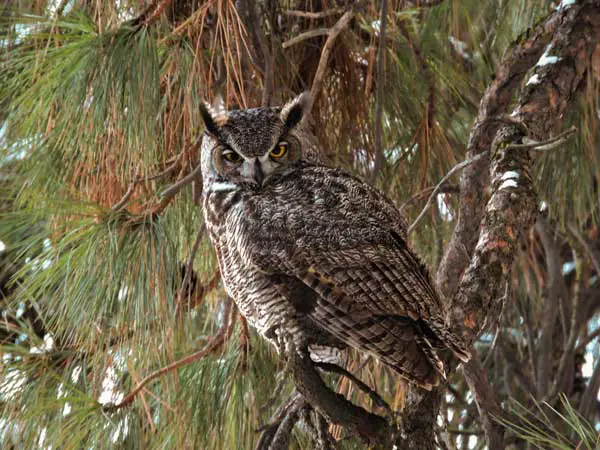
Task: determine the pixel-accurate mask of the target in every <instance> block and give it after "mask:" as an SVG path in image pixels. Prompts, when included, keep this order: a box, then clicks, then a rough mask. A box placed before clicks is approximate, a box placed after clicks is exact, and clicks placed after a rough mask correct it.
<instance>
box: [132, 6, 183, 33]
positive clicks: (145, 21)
mask: <svg viewBox="0 0 600 450" xmlns="http://www.w3.org/2000/svg"><path fill="white" fill-rule="evenodd" d="M172 1H173V0H162V1H161V2H160V3H159V4H158V5H157V4H156V2H153V3H152V4H151V5H149V6H148V7H147V8H146V9H145V10H144V11H142V13H141V14H140V15H139V16H137V17H136V18H135V19H133V20H131V21H130V22H129V23H130V24H131V25H132V26H134V27H141V26H144V25H145V26H148V25H150V24H152V23H153V22H155V21H156V20H157V19H158V18H159V17H160V15H161V14H162V12H163V11H164V10H165V9H166V8H167V6H169V5H170V4H171V2H172ZM150 11H152V14H150Z"/></svg>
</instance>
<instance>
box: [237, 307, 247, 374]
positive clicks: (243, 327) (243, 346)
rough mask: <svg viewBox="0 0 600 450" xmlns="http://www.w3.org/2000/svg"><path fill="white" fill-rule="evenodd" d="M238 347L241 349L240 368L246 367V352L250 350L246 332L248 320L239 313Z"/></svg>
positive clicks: (244, 368)
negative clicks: (239, 331)
mask: <svg viewBox="0 0 600 450" xmlns="http://www.w3.org/2000/svg"><path fill="white" fill-rule="evenodd" d="M239 320H240V328H241V333H240V348H241V350H242V370H246V369H247V367H248V352H249V350H250V333H249V332H248V322H247V321H246V318H245V317H244V316H243V315H241V314H240V317H239Z"/></svg>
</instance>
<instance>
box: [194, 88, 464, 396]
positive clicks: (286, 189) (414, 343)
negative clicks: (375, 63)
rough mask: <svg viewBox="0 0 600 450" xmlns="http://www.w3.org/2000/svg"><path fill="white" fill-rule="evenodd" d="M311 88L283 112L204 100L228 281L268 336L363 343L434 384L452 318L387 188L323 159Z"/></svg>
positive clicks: (210, 175)
mask: <svg viewBox="0 0 600 450" xmlns="http://www.w3.org/2000/svg"><path fill="white" fill-rule="evenodd" d="M309 104H310V99H309V97H308V94H302V95H300V96H299V97H297V98H295V99H294V100H292V101H291V102H289V103H288V104H286V105H285V106H284V107H283V108H255V109H247V110H235V111H229V112H227V113H222V114H217V113H215V112H214V111H213V110H211V109H210V108H209V107H207V106H203V108H202V111H201V112H202V117H203V119H204V123H205V135H204V137H203V140H202V176H203V194H202V195H203V212H204V218H205V221H206V225H207V228H208V230H209V234H210V239H211V241H212V243H213V245H214V247H215V249H216V252H217V256H218V260H219V266H220V269H221V274H222V277H223V281H224V284H225V288H226V289H227V292H228V293H229V295H230V296H231V297H232V298H233V299H234V300H235V302H236V304H237V306H238V308H239V310H240V311H241V313H242V314H243V315H244V316H245V317H246V319H247V320H248V322H249V323H250V324H251V325H253V326H254V327H255V328H256V329H257V330H258V331H259V333H260V334H262V335H263V336H264V337H266V338H267V339H269V340H270V341H272V342H274V343H275V344H276V345H279V344H280V343H281V342H282V339H283V336H284V335H287V336H291V338H292V339H293V342H294V346H295V347H296V348H300V349H308V350H309V351H310V352H311V354H315V355H316V354H317V352H319V351H322V350H323V349H328V348H329V349H331V348H338V349H344V348H348V347H351V348H354V349H357V350H359V351H361V352H365V353H368V354H371V355H373V356H375V357H376V358H378V359H379V360H380V361H382V362H383V363H385V364H387V365H388V366H390V367H391V368H393V369H394V370H395V371H396V372H398V373H399V374H400V375H401V376H403V377H404V378H406V379H407V380H409V381H411V382H414V383H416V384H418V385H420V386H422V387H424V388H427V389H430V388H431V387H432V386H435V385H436V384H438V383H439V381H440V377H443V376H444V366H443V363H442V361H441V360H440V358H439V357H438V355H437V354H436V350H438V349H444V348H447V349H450V350H451V351H452V352H454V354H455V355H456V356H457V357H458V358H460V359H461V360H463V361H466V360H468V358H469V353H468V351H467V350H466V349H465V348H464V347H463V345H462V344H461V342H460V340H459V338H458V337H456V336H454V335H453V334H451V333H450V332H449V331H448V330H447V328H446V327H445V324H444V319H443V307H442V304H441V301H440V298H439V296H438V294H437V293H436V290H435V288H434V287H433V285H432V283H431V281H430V279H429V275H428V273H427V270H426V268H425V266H424V265H423V264H422V263H421V262H420V261H419V259H418V257H417V256H416V255H415V254H414V252H413V251H412V250H411V249H410V248H409V247H408V244H407V242H406V231H405V222H404V219H403V218H402V217H401V215H400V213H399V211H398V209H397V208H396V207H395V206H394V204H393V203H392V202H391V201H390V200H389V199H387V198H386V197H385V196H384V195H383V193H381V192H380V191H378V190H377V189H375V188H374V187H372V186H370V185H369V184H367V183H366V182H364V181H363V180H361V179H359V178H356V177H355V176H352V175H350V174H348V173H346V172H345V171H343V170H341V169H336V168H332V167H328V166H326V165H325V164H324V163H323V160H322V152H321V151H320V149H319V147H318V144H317V143H316V139H315V138H314V137H312V135H311V134H310V133H309V132H308V130H307V127H306V125H305V123H304V122H305V121H303V118H304V117H305V115H306V114H307V112H306V110H307V108H308V107H309V106H308V105H309Z"/></svg>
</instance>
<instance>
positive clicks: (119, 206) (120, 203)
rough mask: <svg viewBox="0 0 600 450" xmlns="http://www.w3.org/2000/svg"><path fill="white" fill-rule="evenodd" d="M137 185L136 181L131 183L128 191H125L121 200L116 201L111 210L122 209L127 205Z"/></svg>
mask: <svg viewBox="0 0 600 450" xmlns="http://www.w3.org/2000/svg"><path fill="white" fill-rule="evenodd" d="M135 185H136V183H135V182H133V183H131V184H130V185H129V188H128V189H127V192H125V195H123V197H122V198H121V200H119V201H118V202H117V203H115V204H114V205H113V206H112V207H111V208H110V209H111V211H120V210H121V209H122V208H124V207H125V205H126V204H127V202H128V201H129V199H130V198H131V196H132V195H133V191H135Z"/></svg>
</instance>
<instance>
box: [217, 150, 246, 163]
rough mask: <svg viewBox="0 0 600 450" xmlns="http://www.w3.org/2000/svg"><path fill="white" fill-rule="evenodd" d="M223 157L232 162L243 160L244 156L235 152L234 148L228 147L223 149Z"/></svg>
mask: <svg viewBox="0 0 600 450" xmlns="http://www.w3.org/2000/svg"><path fill="white" fill-rule="evenodd" d="M222 155H223V159H225V161H229V162H230V163H234V164H235V163H239V162H240V161H241V160H242V157H241V156H240V154H239V153H236V152H234V151H233V150H230V149H226V150H223V153H222Z"/></svg>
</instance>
